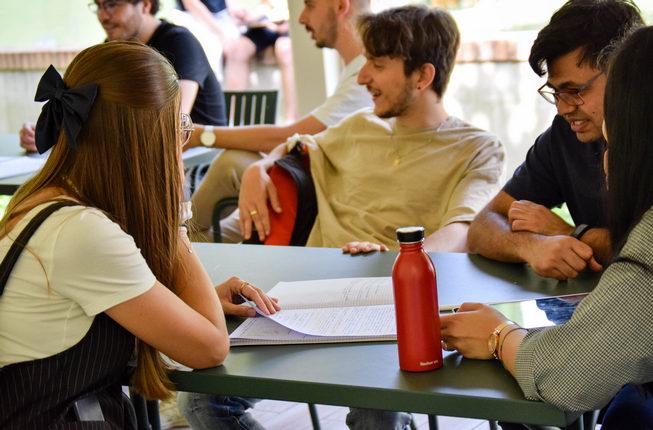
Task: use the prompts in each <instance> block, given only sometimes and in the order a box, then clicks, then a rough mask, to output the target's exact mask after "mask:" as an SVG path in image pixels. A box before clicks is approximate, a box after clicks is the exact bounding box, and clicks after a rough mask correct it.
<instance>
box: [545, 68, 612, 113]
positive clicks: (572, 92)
mask: <svg viewBox="0 0 653 430" xmlns="http://www.w3.org/2000/svg"><path fill="white" fill-rule="evenodd" d="M602 74H603V72H599V73H598V74H597V75H596V76H594V77H593V78H592V79H590V80H589V81H587V82H586V83H585V84H583V85H581V86H580V87H578V88H565V89H562V90H555V91H548V90H545V89H544V88H546V86H547V85H548V84H544V85H542V86H541V87H540V88H538V89H537V92H538V93H539V94H540V95H541V96H542V98H543V99H544V100H546V101H547V102H549V103H551V104H553V105H555V104H558V102H559V101H560V100H562V101H563V102H565V103H566V104H568V105H570V106H580V105H582V104H583V103H585V101H584V100H583V98H582V97H581V93H582V92H583V91H586V90H587V89H588V88H589V87H590V85H592V83H593V82H594V81H595V80H597V79H598V78H599V76H601V75H602Z"/></svg>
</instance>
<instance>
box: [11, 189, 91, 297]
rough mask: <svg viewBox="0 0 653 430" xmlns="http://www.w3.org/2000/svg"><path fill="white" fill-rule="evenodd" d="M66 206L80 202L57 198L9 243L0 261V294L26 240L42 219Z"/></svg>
mask: <svg viewBox="0 0 653 430" xmlns="http://www.w3.org/2000/svg"><path fill="white" fill-rule="evenodd" d="M66 206H80V204H79V203H77V202H73V201H70V200H59V201H57V202H56V203H53V204H51V205H50V206H48V207H46V208H44V209H42V210H41V211H40V212H39V213H37V214H36V216H34V218H32V220H31V221H30V222H29V223H28V224H27V226H25V228H24V229H23V231H21V232H20V234H19V235H18V238H16V240H14V243H12V244H11V247H10V248H9V251H7V255H6V256H5V258H4V259H3V260H2V262H1V263H0V296H1V295H2V293H3V292H4V289H5V285H6V284H7V281H8V280H9V275H10V274H11V271H12V270H13V269H14V266H15V265H16V262H17V261H18V257H20V254H21V252H23V249H24V248H25V246H26V245H27V242H29V240H30V238H31V237H32V235H33V234H34V233H35V232H36V230H38V228H39V227H40V226H41V224H43V221H45V220H46V219H47V218H48V217H49V216H50V215H52V214H53V213H54V212H56V211H58V210H59V209H61V208H63V207H66Z"/></svg>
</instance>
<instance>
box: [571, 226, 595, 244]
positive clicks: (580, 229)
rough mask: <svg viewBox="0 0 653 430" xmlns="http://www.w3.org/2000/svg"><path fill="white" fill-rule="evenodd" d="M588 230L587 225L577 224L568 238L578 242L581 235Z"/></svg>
mask: <svg viewBox="0 0 653 430" xmlns="http://www.w3.org/2000/svg"><path fill="white" fill-rule="evenodd" d="M590 228H591V227H590V226H589V225H587V224H578V225H577V226H576V228H575V229H574V231H572V232H571V234H570V235H569V236H571V237H573V238H576V239H578V240H580V238H581V237H583V235H584V234H585V233H587V230H589V229H590Z"/></svg>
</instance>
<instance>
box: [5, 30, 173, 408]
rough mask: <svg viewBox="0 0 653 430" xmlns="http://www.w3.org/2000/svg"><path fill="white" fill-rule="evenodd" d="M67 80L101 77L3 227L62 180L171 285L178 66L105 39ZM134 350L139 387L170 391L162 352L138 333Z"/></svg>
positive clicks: (77, 82)
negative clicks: (78, 121)
mask: <svg viewBox="0 0 653 430" xmlns="http://www.w3.org/2000/svg"><path fill="white" fill-rule="evenodd" d="M64 81H65V83H66V85H67V86H68V87H71V88H75V87H78V86H81V85H84V84H89V83H95V84H97V85H98V87H99V89H98V95H97V98H96V100H95V102H94V104H93V108H92V110H91V114H90V117H89V119H88V120H87V121H86V123H85V124H84V125H83V128H82V130H81V132H80V134H79V136H78V138H77V145H76V148H74V149H73V148H72V147H71V146H69V145H68V143H67V142H66V138H65V134H64V133H63V132H61V133H60V135H59V140H58V142H57V144H56V145H54V147H53V148H52V152H51V154H50V156H49V157H48V160H47V162H46V163H45V166H44V167H43V169H42V170H41V171H40V172H39V173H38V174H37V175H36V176H35V177H34V178H32V179H31V180H29V181H28V182H26V183H25V184H24V185H23V186H22V187H21V188H20V189H19V190H18V191H17V192H16V194H15V195H14V196H13V198H12V200H11V201H10V202H9V205H8V208H7V213H6V214H5V216H4V217H3V219H2V221H0V230H1V229H2V228H3V227H4V225H5V224H6V223H7V221H8V219H9V218H11V214H12V211H14V210H15V209H16V206H17V205H19V204H20V203H21V202H22V201H24V200H25V199H26V198H28V197H29V196H31V195H32V194H34V193H35V192H37V191H39V190H42V189H43V188H45V187H51V186H57V187H61V188H63V189H65V190H66V192H67V193H69V194H70V195H72V196H75V197H77V198H78V199H79V200H80V201H81V202H82V203H83V204H85V205H88V206H91V207H95V208H98V209H100V210H102V211H103V212H104V213H105V214H107V216H109V217H110V218H111V219H112V220H113V221H114V222H116V223H117V224H118V225H120V227H122V229H123V230H124V231H125V232H127V233H128V234H129V235H131V236H132V237H133V238H134V241H135V242H136V245H137V246H138V247H139V248H140V250H141V253H142V254H143V256H144V257H145V260H146V261H147V264H148V266H149V267H150V269H151V270H152V272H153V273H154V275H155V276H156V278H157V280H158V281H160V282H161V283H162V284H163V285H166V286H168V287H169V288H171V289H174V288H173V287H174V285H173V272H174V270H175V261H174V260H175V255H176V252H177V238H178V225H179V206H180V201H181V190H182V184H181V181H182V179H181V173H180V165H179V161H178V157H179V151H180V149H179V139H180V138H179V132H178V129H179V122H180V121H179V84H178V82H177V76H176V74H175V71H174V69H173V68H172V66H171V65H170V63H168V61H167V60H166V59H165V58H164V57H163V56H161V55H160V54H159V53H157V52H155V51H154V50H152V49H151V48H149V47H147V46H144V45H142V44H139V43H135V42H108V43H103V44H101V45H96V46H93V47H90V48H88V49H85V50H84V51H82V52H80V53H79V55H77V57H75V59H74V60H73V61H72V63H71V64H70V66H69V67H68V69H67V70H66V74H65V76H64ZM98 246H102V244H101V243H99V244H98ZM137 351H138V364H137V369H136V373H135V375H134V379H133V381H132V384H133V386H134V387H135V389H136V390H137V391H139V392H141V393H142V394H143V395H144V396H145V397H146V398H150V399H162V398H165V397H168V396H169V395H170V388H171V387H172V385H171V383H170V381H169V379H168V376H167V371H166V368H165V366H164V365H163V363H162V361H161V358H160V357H159V354H158V352H157V351H156V350H155V349H154V348H152V347H151V346H149V345H147V344H146V343H144V342H142V341H137Z"/></svg>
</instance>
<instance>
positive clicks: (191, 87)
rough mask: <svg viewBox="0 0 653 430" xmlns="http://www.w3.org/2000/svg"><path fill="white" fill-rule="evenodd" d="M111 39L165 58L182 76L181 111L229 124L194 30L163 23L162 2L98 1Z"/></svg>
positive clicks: (198, 118) (206, 120) (199, 120)
mask: <svg viewBox="0 0 653 430" xmlns="http://www.w3.org/2000/svg"><path fill="white" fill-rule="evenodd" d="M95 4H96V5H97V17H98V20H99V21H100V24H101V25H102V27H103V28H104V31H106V33H107V39H108V40H134V39H135V40H139V41H141V42H143V43H145V44H147V45H149V46H151V47H152V48H154V49H156V50H157V51H159V52H161V54H163V56H165V57H166V58H167V59H168V61H170V63H172V66H173V67H174V68H175V71H176V72H177V74H178V75H179V86H180V88H181V108H182V111H183V112H187V113H190V116H191V118H192V120H193V121H194V122H196V123H199V124H205V123H208V124H215V125H224V124H226V119H225V109H224V95H223V94H222V88H221V87H220V84H219V83H218V80H217V79H216V77H215V74H214V73H213V70H212V69H211V66H210V65H209V62H208V60H207V58H206V55H205V54H204V50H203V49H202V46H201V45H200V43H199V42H198V41H197V39H196V38H195V36H193V35H192V34H191V33H190V31H188V30H187V29H186V28H184V27H179V26H176V25H174V24H170V23H169V22H166V21H162V20H159V19H158V18H156V17H155V16H154V15H155V14H156V13H157V12H158V9H159V1H158V0H128V1H123V2H117V3H116V2H107V1H102V0H95Z"/></svg>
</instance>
